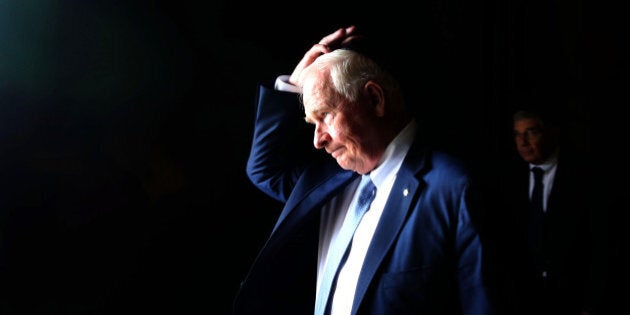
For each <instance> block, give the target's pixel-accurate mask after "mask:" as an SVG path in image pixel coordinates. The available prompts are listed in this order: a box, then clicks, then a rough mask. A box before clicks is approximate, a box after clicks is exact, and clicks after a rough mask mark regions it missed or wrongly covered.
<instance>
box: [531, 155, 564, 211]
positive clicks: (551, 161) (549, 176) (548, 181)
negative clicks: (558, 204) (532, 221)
mask: <svg viewBox="0 0 630 315" xmlns="http://www.w3.org/2000/svg"><path fill="white" fill-rule="evenodd" d="M558 154H559V153H558V150H556V151H555V152H554V153H553V154H552V155H551V156H550V157H549V158H548V159H547V160H546V161H545V162H544V163H542V164H538V165H535V164H529V170H530V172H529V199H531V198H532V193H533V192H534V172H531V169H532V168H534V167H540V168H541V169H542V170H543V212H547V200H548V199H549V194H550V193H551V187H552V186H553V180H554V178H555V177H556V169H557V168H558Z"/></svg>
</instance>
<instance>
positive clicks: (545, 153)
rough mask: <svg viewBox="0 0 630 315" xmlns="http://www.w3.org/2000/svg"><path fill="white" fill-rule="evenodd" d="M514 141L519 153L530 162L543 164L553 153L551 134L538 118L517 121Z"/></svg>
mask: <svg viewBox="0 0 630 315" xmlns="http://www.w3.org/2000/svg"><path fill="white" fill-rule="evenodd" d="M514 141H515V143H516V149H517V151H518V154H519V155H520V156H521V158H523V160H525V161H526V162H528V163H532V164H541V163H543V162H544V161H545V160H546V159H547V158H548V157H549V154H550V153H551V149H552V148H551V145H552V143H551V139H550V135H549V134H548V131H546V130H545V129H544V128H543V125H542V123H541V122H540V120H538V119H530V118H525V119H520V120H517V121H515V122H514Z"/></svg>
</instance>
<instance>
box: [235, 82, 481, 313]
mask: <svg viewBox="0 0 630 315" xmlns="http://www.w3.org/2000/svg"><path fill="white" fill-rule="evenodd" d="M303 117H304V113H303V111H302V107H301V104H300V102H299V99H298V96H297V95H296V94H292V93H286V92H279V91H275V90H273V89H269V88H267V87H265V86H262V85H261V87H260V90H259V95H258V111H257V113H256V118H255V130H254V138H253V144H252V148H251V152H250V156H249V160H248V164H247V174H248V176H249V177H250V179H251V181H252V183H253V184H255V185H256V186H257V187H258V188H259V189H261V190H262V191H263V192H265V193H266V194H268V195H269V196H271V197H273V198H275V199H276V200H278V201H281V202H283V203H284V209H283V210H282V212H281V213H280V216H279V218H278V220H277V223H276V225H275V227H274V228H273V231H272V233H271V235H270V237H269V239H268V240H267V242H266V244H265V245H264V248H263V249H262V250H261V251H260V253H259V255H258V257H257V258H256V260H255V262H254V264H253V265H252V267H251V269H250V271H249V274H248V276H247V278H246V279H245V281H243V282H242V284H241V288H240V291H239V293H238V295H237V297H236V299H235V301H234V314H275V315H278V314H292V315H296V314H312V313H313V310H314V304H315V303H314V302H315V279H316V268H317V265H316V264H317V237H318V224H319V217H320V216H319V213H320V209H321V206H322V205H324V204H325V203H326V202H327V201H329V200H330V199H331V198H332V197H333V196H335V195H337V194H338V193H339V192H340V191H342V190H343V188H344V187H345V186H346V185H347V184H349V183H350V182H352V181H353V180H354V179H355V178H356V177H357V176H359V175H358V174H357V173H355V172H352V171H347V170H343V169H342V168H340V167H339V165H338V164H337V163H336V161H335V160H334V159H332V158H331V157H329V156H327V155H325V154H321V153H318V152H319V151H315V149H314V148H313V146H312V141H309V139H311V140H312V139H313V138H312V137H313V133H312V131H313V130H312V129H311V128H312V127H309V125H308V124H306V123H305V122H304V119H303ZM301 136H306V137H308V138H303V137H301ZM320 151H321V150H320ZM473 197H474V194H473V193H472V186H471V181H470V178H469V176H468V174H467V172H466V169H465V168H464V167H463V166H462V164H461V162H460V161H459V160H457V159H455V158H453V157H451V156H449V155H447V154H444V153H440V152H437V151H431V150H429V149H427V148H424V147H423V146H421V145H420V144H419V143H414V144H413V145H412V147H411V149H410V151H409V153H408V154H407V157H406V158H405V160H404V162H403V164H402V166H401V168H400V171H399V173H398V175H397V178H396V181H395V183H394V186H393V188H392V192H391V194H390V196H389V199H388V201H387V204H386V206H385V209H384V211H383V214H382V217H381V219H380V222H379V224H378V227H377V228H376V231H375V234H374V237H373V240H372V243H371V244H370V247H369V249H368V252H367V256H366V258H365V263H364V265H363V268H362V270H361V274H360V276H359V280H358V284H357V290H356V294H355V302H354V305H353V312H352V313H353V314H396V315H402V314H424V315H429V314H469V315H473V314H475V315H477V314H479V315H481V314H484V315H485V314H490V313H491V312H490V306H491V303H490V301H489V298H488V294H487V291H486V287H485V284H484V277H483V272H482V267H483V266H482V247H481V242H480V238H479V235H478V231H477V228H476V225H475V224H474V220H473V218H474V216H473V214H474V213H475V212H474V211H475V209H474V208H475V207H476V203H475V200H474V198H473Z"/></svg>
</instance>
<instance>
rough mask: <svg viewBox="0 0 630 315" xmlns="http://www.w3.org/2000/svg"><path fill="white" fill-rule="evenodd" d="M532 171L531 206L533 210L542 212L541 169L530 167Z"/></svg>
mask: <svg viewBox="0 0 630 315" xmlns="http://www.w3.org/2000/svg"><path fill="white" fill-rule="evenodd" d="M532 172H534V190H533V192H532V207H533V210H534V211H540V212H543V209H544V208H543V185H544V184H543V173H544V171H543V169H542V168H540V167H534V168H532Z"/></svg>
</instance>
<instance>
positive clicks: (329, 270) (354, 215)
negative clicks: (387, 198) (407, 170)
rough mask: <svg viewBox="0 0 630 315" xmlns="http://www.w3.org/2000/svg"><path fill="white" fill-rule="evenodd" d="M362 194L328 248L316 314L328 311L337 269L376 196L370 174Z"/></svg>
mask: <svg viewBox="0 0 630 315" xmlns="http://www.w3.org/2000/svg"><path fill="white" fill-rule="evenodd" d="M358 189H359V191H360V194H359V199H358V201H357V204H356V208H354V209H349V211H350V212H349V213H348V215H346V219H345V221H344V222H343V226H342V227H341V230H340V231H339V234H338V235H337V237H336V238H335V239H334V240H333V241H332V244H331V245H330V249H329V250H328V260H327V263H326V267H325V270H324V276H323V278H322V283H321V285H320V288H319V293H318V295H317V302H316V305H315V315H322V314H324V312H325V311H326V306H327V304H328V298H329V297H330V294H331V291H332V290H331V289H332V288H333V283H334V282H335V281H334V280H335V277H336V275H337V271H338V269H339V267H340V266H341V265H343V262H342V260H343V258H344V257H345V254H346V251H347V250H348V248H349V245H350V243H351V240H352V236H353V235H354V230H355V229H356V228H357V226H358V225H359V222H360V221H361V218H362V217H363V214H364V213H365V212H366V211H367V209H368V208H370V204H371V203H372V200H374V196H376V186H374V183H373V182H372V180H371V179H370V176H369V175H367V174H366V175H363V177H362V178H361V183H360V184H359V187H358Z"/></svg>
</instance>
